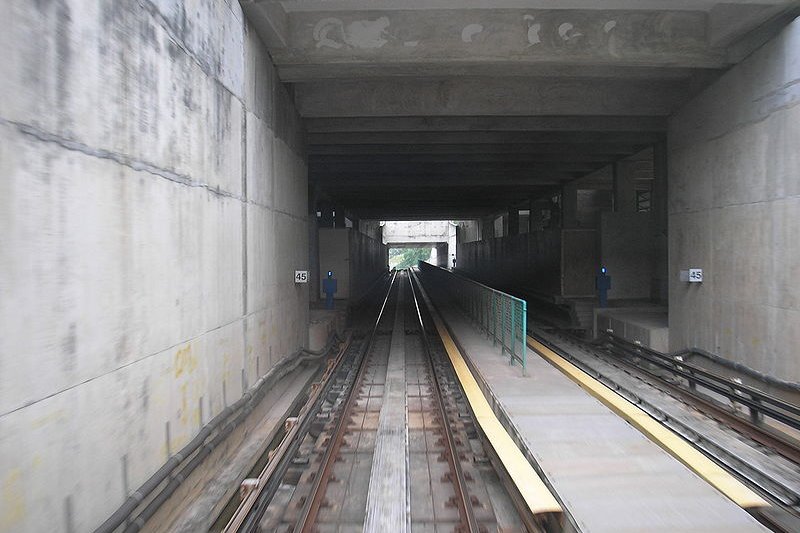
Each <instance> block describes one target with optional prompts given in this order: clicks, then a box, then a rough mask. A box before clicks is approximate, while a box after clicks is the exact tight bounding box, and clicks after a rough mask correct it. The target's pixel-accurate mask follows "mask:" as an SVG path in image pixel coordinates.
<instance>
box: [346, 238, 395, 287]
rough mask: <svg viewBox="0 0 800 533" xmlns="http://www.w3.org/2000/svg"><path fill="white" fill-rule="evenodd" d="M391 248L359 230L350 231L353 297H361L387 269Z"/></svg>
mask: <svg viewBox="0 0 800 533" xmlns="http://www.w3.org/2000/svg"><path fill="white" fill-rule="evenodd" d="M388 264H389V249H388V248H387V247H386V245H385V244H383V243H382V242H381V241H380V240H376V239H373V238H371V237H369V236H367V235H365V234H363V233H361V232H359V231H351V232H350V287H351V297H352V298H360V297H362V296H363V295H364V293H365V291H367V290H368V289H369V288H370V287H372V285H373V283H374V281H375V280H376V279H377V278H378V277H379V276H381V275H383V274H384V273H385V272H386V271H387V266H388Z"/></svg>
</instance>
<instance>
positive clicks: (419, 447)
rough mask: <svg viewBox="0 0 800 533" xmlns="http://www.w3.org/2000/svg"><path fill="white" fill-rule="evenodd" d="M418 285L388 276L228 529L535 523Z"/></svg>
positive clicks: (502, 527) (531, 527) (515, 527)
mask: <svg viewBox="0 0 800 533" xmlns="http://www.w3.org/2000/svg"><path fill="white" fill-rule="evenodd" d="M415 283H416V282H415V280H414V279H413V277H412V276H410V275H408V274H407V273H406V272H400V273H396V274H395V275H394V276H393V277H392V278H391V280H390V282H389V283H388V284H387V285H388V286H387V287H386V290H385V294H384V297H383V303H382V305H381V306H380V311H379V312H378V313H377V319H376V320H375V322H374V324H373V325H372V329H371V330H370V331H368V332H366V333H365V334H363V335H359V334H356V335H354V340H353V342H352V343H351V345H350V346H349V347H348V349H346V350H344V351H343V353H342V354H341V356H340V357H337V358H335V359H333V360H332V361H331V363H330V365H329V368H328V370H327V371H326V376H325V379H324V381H321V382H320V383H319V384H318V385H317V386H316V390H315V392H316V395H310V401H309V407H308V409H305V410H304V411H303V412H301V415H298V417H295V419H293V420H290V421H289V422H288V425H289V426H290V428H289V430H287V433H286V437H285V438H284V440H283V441H282V442H281V443H280V444H279V445H278V446H277V447H276V448H275V450H274V451H273V452H272V453H271V455H270V459H269V461H268V463H267V465H266V467H265V468H264V470H263V471H262V475H261V476H259V478H253V479H248V480H245V481H244V483H243V484H242V497H243V498H242V503H241V504H240V506H239V509H237V511H236V512H235V513H234V515H233V516H232V517H231V519H230V520H229V522H228V524H227V526H226V527H225V529H224V531H226V532H234V531H237V532H238V531H248V532H256V531H281V532H284V531H286V532H288V531H293V532H311V531H344V530H358V531H361V530H362V529H363V530H365V531H366V530H370V531H372V530H376V531H377V530H380V529H383V530H385V531H411V530H412V529H413V530H414V531H418V530H419V531H459V532H460V531H469V532H482V531H486V532H488V531H504V532H505V531H508V532H513V531H540V530H543V528H542V526H541V524H540V523H539V522H537V521H536V520H534V519H533V518H532V517H531V516H530V515H529V513H528V512H527V511H526V509H525V506H524V504H522V502H521V499H520V498H519V497H517V495H516V494H515V492H516V491H515V488H514V487H513V484H511V483H510V481H509V477H508V476H507V474H506V473H505V472H504V471H502V466H499V465H498V463H497V462H496V461H495V458H494V456H493V453H492V450H491V449H486V447H485V446H486V443H485V441H483V436H482V435H481V434H480V431H479V430H478V429H477V426H476V424H475V423H474V420H473V418H472V414H471V412H470V408H469V404H468V402H467V401H466V400H465V398H464V396H463V393H462V391H461V389H460V387H459V384H458V381H457V380H456V378H455V376H454V373H453V370H452V367H451V366H450V363H449V360H448V359H447V358H446V356H445V355H444V352H443V348H442V347H441V346H440V341H439V340H438V337H437V336H436V335H435V333H433V332H432V331H431V328H429V327H426V321H428V320H429V319H428V318H427V317H426V313H427V312H426V309H425V307H424V304H422V302H421V301H420V300H419V299H418V289H417V288H416V287H415ZM398 393H399V394H400V396H398ZM398 402H400V403H398ZM397 405H402V406H403V407H402V408H401V409H397ZM398 446H399V448H398ZM558 528H559V525H558V524H554V523H548V524H547V527H546V528H544V529H546V530H547V531H555V530H558Z"/></svg>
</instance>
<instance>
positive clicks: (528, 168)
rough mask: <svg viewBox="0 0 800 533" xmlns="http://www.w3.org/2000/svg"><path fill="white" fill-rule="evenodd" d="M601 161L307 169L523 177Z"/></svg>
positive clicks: (587, 168)
mask: <svg viewBox="0 0 800 533" xmlns="http://www.w3.org/2000/svg"><path fill="white" fill-rule="evenodd" d="M600 166H602V164H600V165H598V164H597V163H562V162H544V163H539V162H523V163H518V162H517V163H515V162H510V163H476V162H467V163H406V164H391V163H389V164H380V163H370V162H365V163H347V162H344V163H332V162H323V163H314V164H312V165H309V168H308V172H309V174H310V175H313V176H315V177H316V178H317V179H323V178H326V177H331V178H333V177H335V176H342V177H364V178H370V177H373V176H374V177H379V176H398V175H403V176H420V175H422V176H424V175H428V176H454V175H462V174H467V175H469V174H476V175H501V174H504V173H507V174H509V175H512V176H514V175H521V176H526V175H530V174H536V173H541V172H551V173H560V172H569V173H572V172H578V173H580V172H583V173H589V172H592V171H594V170H597V169H598V168H599V167H600Z"/></svg>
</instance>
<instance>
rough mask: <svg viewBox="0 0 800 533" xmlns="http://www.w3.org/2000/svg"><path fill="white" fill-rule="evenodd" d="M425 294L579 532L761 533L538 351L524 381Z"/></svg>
mask: <svg viewBox="0 0 800 533" xmlns="http://www.w3.org/2000/svg"><path fill="white" fill-rule="evenodd" d="M426 288H428V290H429V294H430V295H431V297H432V299H433V301H434V303H435V304H436V305H437V307H438V309H439V311H440V313H441V314H442V316H443V318H444V320H445V321H446V322H447V324H448V327H449V328H450V331H451V333H452V334H453V336H454V338H455V339H456V340H457V342H458V343H459V344H460V346H461V348H462V351H463V352H464V354H465V356H466V358H467V359H468V360H469V362H470V365H471V367H472V370H473V373H475V375H476V378H477V379H478V381H479V383H481V384H482V387H483V388H484V394H486V395H487V397H489V399H490V402H493V403H494V406H495V409H496V410H499V411H500V413H501V419H502V418H505V419H506V421H507V427H510V428H511V432H512V434H514V433H516V435H517V436H518V437H519V440H520V441H521V442H522V447H523V448H524V449H523V452H528V455H529V456H531V457H534V458H535V460H536V461H535V462H536V463H537V466H538V467H539V468H540V469H541V471H542V472H543V473H544V475H545V478H546V482H547V483H548V484H549V485H550V487H551V490H553V492H554V493H555V494H556V495H557V497H558V498H559V499H560V500H561V501H562V503H563V504H564V506H565V507H566V509H567V511H568V513H569V514H570V515H571V516H572V517H573V519H574V521H575V523H576V524H577V525H578V527H579V528H580V529H581V530H582V531H593V532H595V531H608V532H612V531H613V532H620V531H631V532H633V531H636V532H641V531H670V532H679V531H680V532H683V531H686V532H689V531H692V532H694V531H720V532H722V531H725V532H731V531H764V530H765V529H764V528H763V527H762V526H761V525H760V524H759V523H758V522H757V521H756V520H755V519H754V518H753V517H751V516H750V515H749V514H748V513H747V512H746V511H744V510H743V509H741V508H739V507H738V506H736V505H735V504H734V503H733V502H731V501H730V500H728V499H727V498H726V497H725V496H723V495H722V494H721V493H719V492H717V491H716V489H714V488H713V487H711V486H710V485H708V484H707V483H706V482H705V481H703V480H702V479H701V478H699V477H698V476H697V475H696V474H694V473H693V472H691V471H690V470H688V469H687V468H686V467H685V466H683V465H682V464H681V463H679V462H678V461H677V460H676V459H674V458H673V457H672V456H670V455H668V454H667V453H666V452H665V451H663V450H662V449H661V448H660V447H659V446H658V445H656V444H655V443H652V442H651V441H649V440H648V439H647V438H645V436H644V435H642V434H641V433H639V432H638V431H637V430H636V429H634V428H633V427H632V426H630V425H628V423H627V422H625V421H624V420H623V419H621V418H619V417H618V416H616V415H615V414H613V413H612V412H611V411H609V410H608V409H607V408H606V407H605V406H604V405H602V404H601V403H600V402H599V401H597V400H595V399H594V398H593V397H591V396H589V395H588V394H587V393H586V392H585V391H584V390H583V389H581V388H580V387H579V386H578V385H576V384H575V383H573V382H572V381H570V380H569V379H568V378H567V377H565V376H563V375H562V374H561V373H560V372H558V371H557V370H556V369H555V368H553V367H552V366H550V365H549V363H547V362H546V361H545V360H544V359H542V358H539V357H537V356H536V355H535V353H530V355H529V357H528V373H529V376H522V375H521V373H520V371H519V368H518V367H515V366H509V365H508V362H507V360H506V359H505V358H502V357H500V356H499V355H498V353H497V350H495V349H494V348H493V347H492V346H491V341H488V340H487V339H486V338H485V337H484V336H483V335H481V334H480V333H479V332H478V331H476V330H475V329H473V327H472V326H471V324H470V323H469V321H468V320H467V319H466V318H465V317H464V315H462V314H461V312H460V311H458V310H457V309H456V308H454V307H453V306H452V305H451V303H450V301H449V298H448V297H447V296H446V295H445V294H444V293H443V292H442V291H441V290H440V289H437V288H436V287H432V286H428V287H426ZM554 405H558V406H559V407H557V408H554V411H553V412H547V410H546V409H543V406H554Z"/></svg>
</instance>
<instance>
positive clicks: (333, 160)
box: [308, 152, 618, 167]
mask: <svg viewBox="0 0 800 533" xmlns="http://www.w3.org/2000/svg"><path fill="white" fill-rule="evenodd" d="M617 158H618V155H617V154H591V153H589V154H582V153H577V154H575V153H571V152H568V153H563V154H559V153H551V154H481V153H463V154H374V155H364V154H352V155H350V154H336V155H311V156H309V159H308V164H309V167H315V166H316V165H327V164H343V163H357V164H375V165H401V164H404V163H415V164H420V163H431V164H444V163H454V164H463V163H546V162H558V163H605V162H610V161H614V160H615V159H617Z"/></svg>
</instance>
